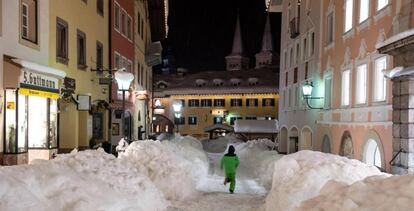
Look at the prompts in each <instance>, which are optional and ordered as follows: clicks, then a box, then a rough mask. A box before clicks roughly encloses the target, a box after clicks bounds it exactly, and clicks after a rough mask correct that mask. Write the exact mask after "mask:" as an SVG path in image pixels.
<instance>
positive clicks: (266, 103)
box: [262, 98, 275, 107]
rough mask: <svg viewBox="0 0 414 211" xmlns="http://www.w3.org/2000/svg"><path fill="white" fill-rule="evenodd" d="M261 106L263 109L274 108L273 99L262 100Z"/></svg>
mask: <svg viewBox="0 0 414 211" xmlns="http://www.w3.org/2000/svg"><path fill="white" fill-rule="evenodd" d="M262 106H264V107H269V106H275V99H273V98H263V99H262Z"/></svg>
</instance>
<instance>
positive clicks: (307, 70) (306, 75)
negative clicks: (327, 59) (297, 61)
mask: <svg viewBox="0 0 414 211" xmlns="http://www.w3.org/2000/svg"><path fill="white" fill-rule="evenodd" d="M308 72H309V63H308V62H305V79H308V75H309V74H308Z"/></svg>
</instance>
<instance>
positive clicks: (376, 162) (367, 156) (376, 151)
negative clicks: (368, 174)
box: [363, 139, 382, 167]
mask: <svg viewBox="0 0 414 211" xmlns="http://www.w3.org/2000/svg"><path fill="white" fill-rule="evenodd" d="M363 161H364V162H365V163H366V164H370V165H373V166H377V167H382V157H381V151H380V148H379V146H378V143H377V142H376V141H375V140H374V139H368V140H367V142H366V143H365V147H364V155H363Z"/></svg>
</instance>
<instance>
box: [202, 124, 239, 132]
mask: <svg viewBox="0 0 414 211" xmlns="http://www.w3.org/2000/svg"><path fill="white" fill-rule="evenodd" d="M217 129H223V130H226V131H229V132H233V131H234V128H233V127H232V126H230V125H226V124H215V125H210V126H207V127H205V128H204V132H210V131H213V130H217Z"/></svg>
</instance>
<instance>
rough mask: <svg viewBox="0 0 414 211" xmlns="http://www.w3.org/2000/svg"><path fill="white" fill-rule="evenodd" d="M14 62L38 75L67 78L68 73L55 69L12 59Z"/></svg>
mask: <svg viewBox="0 0 414 211" xmlns="http://www.w3.org/2000/svg"><path fill="white" fill-rule="evenodd" d="M12 61H13V62H15V63H16V64H20V65H21V66H22V67H23V68H27V69H29V70H32V71H35V72H38V73H42V74H46V75H50V76H53V77H57V78H64V77H65V76H66V72H64V71H62V70H58V69H55V68H53V67H49V66H44V65H41V64H37V63H34V62H30V61H26V60H23V59H12Z"/></svg>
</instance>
